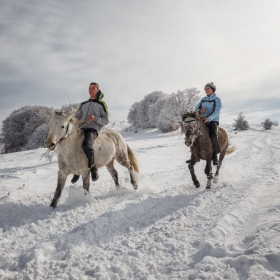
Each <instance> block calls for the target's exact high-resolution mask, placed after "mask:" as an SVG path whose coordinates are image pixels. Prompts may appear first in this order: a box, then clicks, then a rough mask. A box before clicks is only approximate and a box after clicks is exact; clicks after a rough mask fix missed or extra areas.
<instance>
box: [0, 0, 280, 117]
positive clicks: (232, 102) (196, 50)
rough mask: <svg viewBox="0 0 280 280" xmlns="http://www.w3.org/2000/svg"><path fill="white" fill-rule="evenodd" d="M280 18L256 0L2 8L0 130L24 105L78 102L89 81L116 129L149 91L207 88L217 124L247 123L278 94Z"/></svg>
mask: <svg viewBox="0 0 280 280" xmlns="http://www.w3.org/2000/svg"><path fill="white" fill-rule="evenodd" d="M278 8H280V3H279V1H269V2H265V3H264V2H263V1H258V0H256V1H246V2H244V1H234V2H232V1H231V2H230V1H216V2H215V3H213V2H211V3H210V2H209V1H206V0H198V1H186V0H178V1H173V2H172V1H168V0H166V1H165V0H151V1H148V0H144V1H128V0H122V1H112V0H108V1H103V2H102V1H94V0H92V1H90V0H88V1H83V3H82V4H81V3H78V2H77V1H73V0H70V1H58V0H51V1H47V2H38V1H35V0H34V1H31V0H27V1H15V0H11V1H7V2H5V3H2V4H1V11H0V29H1V33H0V46H1V52H0V64H1V69H0V98H1V102H0V121H2V120H3V119H4V118H5V117H7V115H8V114H9V112H11V111H12V110H14V109H17V108H19V107H21V106H23V105H27V104H29V105H47V106H53V107H56V108H59V107H61V105H63V104H66V103H68V99H67V97H66V95H67V96H68V97H69V99H70V100H71V101H72V102H82V101H84V100H86V99H87V98H88V85H89V83H90V82H92V81H96V82H98V83H99V84H100V86H101V89H102V90H103V91H104V92H105V100H106V102H107V103H108V107H109V110H110V112H111V113H112V118H113V120H120V121H122V120H125V119H126V115H127V113H128V109H129V107H130V105H131V104H132V103H134V102H135V101H139V100H141V99H143V97H144V95H146V94H148V93H150V92H152V91H155V90H162V91H164V92H166V93H171V92H175V91H177V90H178V89H180V90H182V89H184V88H187V87H197V88H198V89H199V90H201V91H202V95H203V94H204V93H203V87H204V85H205V84H206V83H207V82H209V81H213V82H215V83H216V85H217V93H218V94H219V96H221V98H222V101H223V104H224V108H223V111H222V112H223V113H222V114H223V115H224V119H228V121H229V122H230V121H231V120H233V118H234V117H235V114H238V113H239V112H240V111H243V112H244V114H246V110H247V109H248V108H254V107H256V109H252V111H250V113H248V114H250V118H252V119H254V118H255V119H258V118H259V116H260V111H257V110H261V112H263V114H265V113H266V112H270V108H271V106H272V103H273V102H272V103H269V102H265V101H263V100H268V99H271V100H273V99H274V98H276V97H277V94H278V91H277V90H278V88H279V78H278V77H279V67H278V65H280V58H279V55H278V52H279V48H280V39H279V36H278V34H277V31H276V30H275V26H277V25H279V24H280V18H279V16H278V12H277V11H278ZM263 15H267V16H263ZM255 99H256V100H259V102H257V101H254V100H255ZM261 100H262V101H261ZM275 100H276V99H275ZM250 101H253V102H252V103H250ZM277 102H279V99H277ZM261 104H263V106H261ZM260 106H261V107H260ZM254 111H255V113H254ZM248 112H249V111H248ZM277 116H278V115H277V114H276V115H275V117H277Z"/></svg>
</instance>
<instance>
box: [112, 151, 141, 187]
mask: <svg viewBox="0 0 280 280" xmlns="http://www.w3.org/2000/svg"><path fill="white" fill-rule="evenodd" d="M116 159H117V161H118V163H119V164H121V165H122V166H124V167H126V168H127V169H128V172H129V176H130V183H131V184H132V186H133V188H134V189H135V190H137V188H138V185H137V182H136V179H135V176H134V170H133V165H132V163H131V162H130V161H129V160H128V157H127V155H123V157H122V158H120V157H117V158H116Z"/></svg>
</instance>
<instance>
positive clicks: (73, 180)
mask: <svg viewBox="0 0 280 280" xmlns="http://www.w3.org/2000/svg"><path fill="white" fill-rule="evenodd" d="M79 178H80V175H76V174H74V176H73V178H72V180H71V183H72V184H75V183H76V182H77V181H78V180H79Z"/></svg>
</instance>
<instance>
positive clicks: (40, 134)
mask: <svg viewBox="0 0 280 280" xmlns="http://www.w3.org/2000/svg"><path fill="white" fill-rule="evenodd" d="M49 129H50V126H49V124H48V123H44V124H42V125H40V126H38V127H37V128H36V130H35V131H34V132H33V133H32V135H31V137H30V138H29V139H28V142H27V145H26V148H27V149H28V150H32V149H37V148H40V147H44V146H45V140H46V139H47V137H48V134H49Z"/></svg>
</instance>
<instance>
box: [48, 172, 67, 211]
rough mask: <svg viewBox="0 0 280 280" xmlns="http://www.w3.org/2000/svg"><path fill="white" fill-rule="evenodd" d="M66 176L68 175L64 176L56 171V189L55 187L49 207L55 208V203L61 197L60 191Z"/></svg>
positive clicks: (63, 173) (64, 174)
mask: <svg viewBox="0 0 280 280" xmlns="http://www.w3.org/2000/svg"><path fill="white" fill-rule="evenodd" d="M67 176H68V174H66V173H65V172H63V171H62V170H59V171H58V178H57V187H56V190H55V193H54V197H53V200H52V202H51V204H50V207H52V208H56V206H57V202H58V200H59V198H60V196H61V193H62V190H63V188H64V185H65V181H66V178H67Z"/></svg>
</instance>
